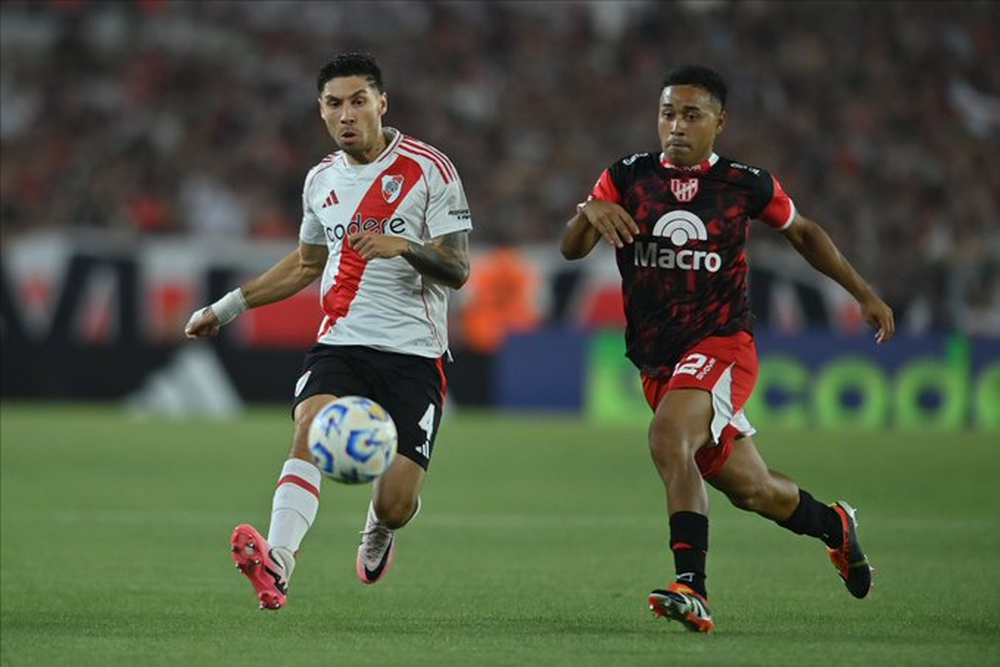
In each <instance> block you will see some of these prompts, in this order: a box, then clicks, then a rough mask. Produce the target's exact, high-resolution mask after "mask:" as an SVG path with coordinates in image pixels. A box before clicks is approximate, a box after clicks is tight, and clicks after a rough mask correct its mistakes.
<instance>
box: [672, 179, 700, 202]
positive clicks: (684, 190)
mask: <svg viewBox="0 0 1000 667" xmlns="http://www.w3.org/2000/svg"><path fill="white" fill-rule="evenodd" d="M670 191H671V192H673V193H674V197H676V198H677V201H679V202H689V201H691V200H692V199H694V196H695V195H696V194H698V179H697V178H671V179H670Z"/></svg>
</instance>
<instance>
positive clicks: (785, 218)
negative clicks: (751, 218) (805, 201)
mask: <svg viewBox="0 0 1000 667" xmlns="http://www.w3.org/2000/svg"><path fill="white" fill-rule="evenodd" d="M767 179H769V180H767ZM764 185H765V187H764V189H765V190H766V193H767V194H766V195H765V196H763V197H762V200H763V207H762V210H761V212H760V214H758V215H757V216H756V217H757V219H758V220H760V221H761V222H763V223H764V224H766V225H767V226H768V227H772V228H774V229H778V230H781V229H786V228H787V227H788V226H789V225H790V224H792V220H794V219H795V202H793V201H792V198H791V197H789V196H788V194H787V193H786V192H785V189H784V188H783V187H781V183H779V182H778V179H777V178H775V177H774V176H773V175H771V174H767V175H766V179H765V180H764Z"/></svg>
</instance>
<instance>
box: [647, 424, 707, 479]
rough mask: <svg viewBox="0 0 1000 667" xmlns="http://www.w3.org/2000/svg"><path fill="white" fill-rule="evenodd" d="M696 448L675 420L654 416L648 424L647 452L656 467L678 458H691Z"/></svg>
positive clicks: (668, 464) (666, 465) (665, 465)
mask: <svg viewBox="0 0 1000 667" xmlns="http://www.w3.org/2000/svg"><path fill="white" fill-rule="evenodd" d="M696 449H697V448H696V447H694V446H693V443H692V440H691V438H690V437H689V436H688V434H687V433H685V432H684V429H683V428H682V427H681V425H680V424H678V423H677V422H676V421H674V420H670V419H663V418H654V419H653V421H652V423H651V424H650V425H649V453H650V455H651V456H652V457H653V462H654V463H655V464H656V465H657V467H661V468H663V467H669V466H670V464H671V463H672V462H676V460H677V459H679V458H681V459H690V458H693V457H694V453H695V450H696Z"/></svg>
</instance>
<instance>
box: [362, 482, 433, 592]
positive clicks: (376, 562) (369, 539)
mask: <svg viewBox="0 0 1000 667" xmlns="http://www.w3.org/2000/svg"><path fill="white" fill-rule="evenodd" d="M419 513H420V498H419V497H418V498H417V509H416V510H415V511H414V512H413V516H417V514H419ZM412 518H413V517H410V519H411V520H412ZM395 554H396V538H395V531H393V530H392V529H391V528H387V527H386V526H385V525H384V524H383V523H382V522H381V521H379V520H378V517H377V516H375V507H374V506H373V505H372V503H368V517H367V519H366V520H365V529H364V530H363V531H361V544H359V545H358V560H357V572H358V578H359V579H361V581H362V582H364V583H366V584H375V583H378V582H379V581H381V580H382V578H383V577H385V575H386V574H388V572H389V568H391V567H392V562H393V558H394V556H395Z"/></svg>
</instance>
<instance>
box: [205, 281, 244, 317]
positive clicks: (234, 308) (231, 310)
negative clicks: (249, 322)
mask: <svg viewBox="0 0 1000 667" xmlns="http://www.w3.org/2000/svg"><path fill="white" fill-rule="evenodd" d="M209 308H211V309H212V312H213V313H215V316H216V317H218V318H219V324H220V325H222V324H229V323H230V322H232V321H233V320H235V319H236V318H237V317H239V316H240V315H242V314H243V313H245V312H247V311H248V310H250V306H248V305H247V300H246V298H244V296H243V290H242V289H240V288H239V287H237V288H236V289H234V290H233V291H232V292H230V293H229V294H227V295H226V296H224V297H222V298H221V299H219V300H218V301H216V302H215V303H213V304H212V305H211V306H209Z"/></svg>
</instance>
